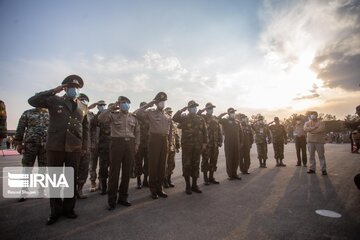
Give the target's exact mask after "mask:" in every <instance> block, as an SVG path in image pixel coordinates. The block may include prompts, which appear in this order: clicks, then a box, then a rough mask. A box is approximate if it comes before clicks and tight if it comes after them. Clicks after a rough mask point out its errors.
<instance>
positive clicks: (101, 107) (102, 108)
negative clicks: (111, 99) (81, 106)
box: [97, 105, 105, 112]
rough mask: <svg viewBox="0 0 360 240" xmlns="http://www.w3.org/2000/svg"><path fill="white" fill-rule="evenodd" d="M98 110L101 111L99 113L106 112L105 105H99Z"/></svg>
mask: <svg viewBox="0 0 360 240" xmlns="http://www.w3.org/2000/svg"><path fill="white" fill-rule="evenodd" d="M97 109H98V110H99V112H102V111H104V110H105V106H104V105H99V106H97Z"/></svg>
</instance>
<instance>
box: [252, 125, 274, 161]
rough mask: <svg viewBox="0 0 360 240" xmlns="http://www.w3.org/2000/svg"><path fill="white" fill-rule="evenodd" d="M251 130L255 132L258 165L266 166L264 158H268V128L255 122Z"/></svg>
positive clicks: (269, 138)
mask: <svg viewBox="0 0 360 240" xmlns="http://www.w3.org/2000/svg"><path fill="white" fill-rule="evenodd" d="M253 130H254V132H255V143H256V148H257V152H258V159H259V162H260V167H266V159H267V158H268V157H267V151H268V149H267V141H266V139H268V141H269V142H271V136H270V131H269V128H268V127H267V125H265V124H256V125H253Z"/></svg>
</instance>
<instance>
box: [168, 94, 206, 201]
mask: <svg viewBox="0 0 360 240" xmlns="http://www.w3.org/2000/svg"><path fill="white" fill-rule="evenodd" d="M197 106H199V104H197V103H196V102H195V101H193V100H191V101H189V102H188V105H187V107H184V108H183V109H181V110H179V111H177V112H176V113H175V115H174V117H173V120H174V121H175V122H177V123H179V124H180V125H181V148H182V168H183V176H184V178H185V182H186V189H185V192H186V194H192V192H196V193H201V192H202V191H201V190H200V189H199V186H198V185H197V179H198V178H199V167H200V166H199V165H200V156H201V152H202V151H203V150H205V148H206V145H207V143H208V134H207V129H206V123H205V121H204V119H203V118H202V117H200V116H199V115H197V114H196V113H197ZM185 110H188V111H189V113H188V114H187V115H182V113H183V112H184V111H185ZM190 177H191V178H192V185H191V186H190Z"/></svg>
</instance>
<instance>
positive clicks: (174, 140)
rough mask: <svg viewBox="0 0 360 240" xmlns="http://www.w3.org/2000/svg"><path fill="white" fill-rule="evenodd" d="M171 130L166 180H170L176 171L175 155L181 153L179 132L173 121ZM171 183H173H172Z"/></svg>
mask: <svg viewBox="0 0 360 240" xmlns="http://www.w3.org/2000/svg"><path fill="white" fill-rule="evenodd" d="M171 124H172V126H171V128H170V130H171V131H170V134H169V151H168V156H167V159H166V169H165V179H166V180H169V178H170V176H171V175H172V174H173V171H174V169H175V153H176V152H177V151H179V148H180V139H179V138H180V137H179V134H178V132H177V126H176V124H175V123H174V121H171ZM170 183H171V182H170Z"/></svg>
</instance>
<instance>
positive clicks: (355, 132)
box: [346, 105, 360, 153]
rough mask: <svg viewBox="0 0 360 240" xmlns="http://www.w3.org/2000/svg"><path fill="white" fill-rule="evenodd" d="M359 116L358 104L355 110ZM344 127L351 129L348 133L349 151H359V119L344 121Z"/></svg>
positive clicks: (359, 108) (359, 107)
mask: <svg viewBox="0 0 360 240" xmlns="http://www.w3.org/2000/svg"><path fill="white" fill-rule="evenodd" d="M355 114H357V115H358V116H360V105H359V106H357V107H356V112H355ZM346 127H348V128H349V129H350V130H351V133H350V143H351V153H359V150H360V120H357V121H355V122H350V123H346Z"/></svg>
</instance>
